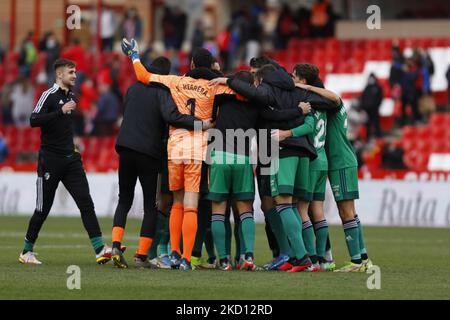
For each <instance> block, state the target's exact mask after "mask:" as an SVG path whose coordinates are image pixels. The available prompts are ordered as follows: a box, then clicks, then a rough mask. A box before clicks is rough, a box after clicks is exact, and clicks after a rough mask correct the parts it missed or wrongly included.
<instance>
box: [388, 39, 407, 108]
mask: <svg viewBox="0 0 450 320" xmlns="http://www.w3.org/2000/svg"><path fill="white" fill-rule="evenodd" d="M403 64H404V58H403V55H402V53H401V51H400V48H399V46H398V40H394V41H393V44H392V62H391V70H390V72H389V85H390V86H391V95H392V98H393V99H394V100H395V101H400V100H401V95H402V93H401V91H402V89H401V86H402V81H403V76H404V71H403Z"/></svg>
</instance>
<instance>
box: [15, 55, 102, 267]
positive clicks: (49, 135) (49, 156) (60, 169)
mask: <svg viewBox="0 0 450 320" xmlns="http://www.w3.org/2000/svg"><path fill="white" fill-rule="evenodd" d="M54 68H55V73H56V83H55V84H54V85H53V87H52V88H50V89H48V90H47V91H45V92H44V93H43V94H42V95H41V97H40V99H39V101H38V103H37V105H36V107H35V109H34V110H33V113H32V114H31V117H30V124H31V126H32V127H40V128H41V149H40V151H39V160H38V168H37V173H38V179H37V182H36V186H37V200H36V210H35V211H34V214H33V216H32V217H31V219H30V222H29V226H28V231H27V234H26V237H25V245H24V249H23V251H22V253H21V254H20V257H19V261H20V262H21V263H30V264H41V262H40V261H39V260H37V259H36V257H35V254H34V253H33V246H34V244H35V242H36V240H37V238H38V234H39V231H40V230H41V227H42V225H43V224H44V221H45V219H46V218H47V216H48V214H49V212H50V209H51V207H52V204H53V200H54V198H55V192H56V189H57V187H58V184H59V182H60V181H61V182H62V183H63V184H64V186H65V187H66V189H67V190H68V191H69V193H70V195H71V196H72V197H73V198H74V200H75V203H76V204H77V206H78V208H79V209H80V212H81V219H82V221H83V225H84V227H85V229H86V231H87V233H88V235H89V238H90V240H91V243H92V246H93V248H94V251H95V253H96V260H97V263H99V264H103V263H105V262H108V261H109V260H110V258H111V248H109V247H108V246H105V245H104V243H103V239H102V233H101V231H100V226H99V224H98V221H97V216H96V215H95V211H94V203H93V202H92V199H91V196H90V194H89V185H88V181H87V179H86V174H85V172H84V169H83V164H82V162H81V156H80V153H79V152H78V151H76V150H75V146H74V143H73V119H72V115H71V112H72V111H73V110H74V109H75V107H76V102H75V100H76V99H75V95H74V93H73V92H72V91H71V88H72V87H73V86H74V85H75V79H76V66H75V63H73V62H72V61H69V60H63V59H61V60H57V61H56V62H55V64H54Z"/></svg>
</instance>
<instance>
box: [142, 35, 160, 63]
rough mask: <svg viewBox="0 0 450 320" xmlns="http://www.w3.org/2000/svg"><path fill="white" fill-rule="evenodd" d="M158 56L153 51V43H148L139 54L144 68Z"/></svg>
mask: <svg viewBox="0 0 450 320" xmlns="http://www.w3.org/2000/svg"><path fill="white" fill-rule="evenodd" d="M157 56H158V55H157V54H156V53H155V52H154V51H153V42H152V41H149V43H148V44H147V48H146V49H145V51H144V52H143V53H142V54H141V61H142V64H143V65H144V66H148V65H150V64H151V63H152V61H153V60H154V59H155V58H156V57H157Z"/></svg>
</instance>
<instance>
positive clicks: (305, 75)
mask: <svg viewBox="0 0 450 320" xmlns="http://www.w3.org/2000/svg"><path fill="white" fill-rule="evenodd" d="M294 71H295V74H296V75H297V77H299V78H300V79H305V80H306V83H307V84H309V85H312V86H315V87H322V88H323V83H322V80H321V79H320V78H319V68H317V66H315V65H314V64H310V63H299V64H296V65H295V67H294Z"/></svg>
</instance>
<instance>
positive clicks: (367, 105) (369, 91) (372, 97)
mask: <svg viewBox="0 0 450 320" xmlns="http://www.w3.org/2000/svg"><path fill="white" fill-rule="evenodd" d="M382 101H383V88H382V87H381V86H380V84H379V83H378V79H377V77H376V76H375V75H374V74H373V73H371V74H370V75H369V80H368V82H367V85H366V87H365V88H364V90H363V92H362V95H361V108H362V109H363V110H364V111H365V112H366V113H367V116H368V121H367V126H366V128H367V140H369V139H370V138H372V136H373V134H374V133H375V137H377V138H379V137H381V129H380V106H381V102H382Z"/></svg>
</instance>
